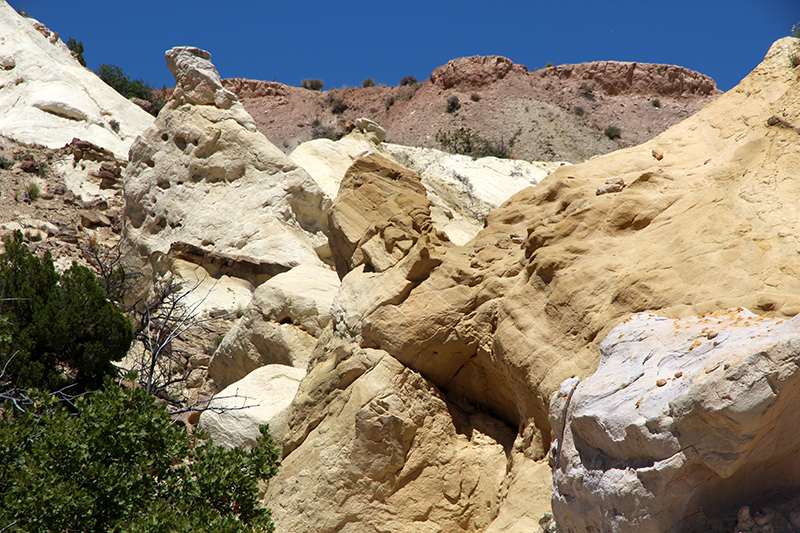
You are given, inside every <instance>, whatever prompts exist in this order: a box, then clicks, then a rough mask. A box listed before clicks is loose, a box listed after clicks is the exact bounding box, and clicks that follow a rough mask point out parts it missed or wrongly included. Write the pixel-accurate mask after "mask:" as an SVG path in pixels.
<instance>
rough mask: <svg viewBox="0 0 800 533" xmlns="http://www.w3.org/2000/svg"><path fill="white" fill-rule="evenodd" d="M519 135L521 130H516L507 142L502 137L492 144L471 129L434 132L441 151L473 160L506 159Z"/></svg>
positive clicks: (509, 155) (463, 128)
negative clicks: (465, 156)
mask: <svg viewBox="0 0 800 533" xmlns="http://www.w3.org/2000/svg"><path fill="white" fill-rule="evenodd" d="M521 133H522V129H519V130H517V131H516V133H514V135H512V136H511V138H510V139H509V140H508V142H505V141H504V140H503V138H502V137H501V138H500V141H499V142H492V141H490V140H489V139H487V138H486V137H483V136H481V135H479V134H478V133H477V132H475V131H473V130H472V129H470V128H466V127H462V128H458V129H457V130H454V131H450V132H446V131H442V130H439V131H438V132H436V142H438V143H439V145H440V146H441V147H442V150H444V151H445V152H450V153H453V154H461V155H469V156H472V157H474V158H478V157H489V156H491V157H500V158H504V159H508V158H510V157H511V151H512V150H513V149H514V145H515V144H516V143H517V139H518V138H519V136H520V134H521Z"/></svg>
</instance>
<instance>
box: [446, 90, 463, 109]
mask: <svg viewBox="0 0 800 533" xmlns="http://www.w3.org/2000/svg"><path fill="white" fill-rule="evenodd" d="M459 109H461V102H459V101H458V95H455V94H451V95H450V96H448V97H447V112H448V113H455V112H456V111H458V110H459Z"/></svg>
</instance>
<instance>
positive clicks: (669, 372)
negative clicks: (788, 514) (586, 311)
mask: <svg viewBox="0 0 800 533" xmlns="http://www.w3.org/2000/svg"><path fill="white" fill-rule="evenodd" d="M600 350H601V352H602V358H601V360H600V365H599V367H598V368H597V371H596V372H595V373H594V374H593V375H592V376H590V377H589V378H587V379H586V380H584V381H583V382H581V383H580V384H578V385H577V387H576V388H574V391H571V389H572V387H573V386H575V384H576V383H575V381H572V382H571V383H565V386H562V391H561V392H559V393H557V394H556V395H555V397H554V399H553V401H552V402H551V415H550V416H551V419H552V420H556V421H559V422H560V420H562V419H563V420H564V426H563V432H561V427H560V424H559V423H558V422H556V423H554V424H553V426H554V427H553V429H554V433H555V435H554V436H555V437H556V440H554V442H553V446H552V449H551V453H552V456H553V458H552V460H553V462H554V466H555V469H554V494H553V513H554V515H555V518H556V523H557V524H558V530H559V531H591V530H594V529H596V530H598V531H619V532H620V533H623V532H626V531H630V532H634V531H635V532H641V533H648V532H652V533H666V532H672V531H701V530H705V529H706V528H707V526H708V524H706V522H705V520H706V519H707V518H712V517H715V516H716V515H719V514H721V513H727V514H728V515H730V516H734V515H735V513H736V511H737V510H738V509H739V507H740V506H741V505H742V504H744V503H747V502H749V501H750V500H753V499H756V498H758V497H762V496H763V495H764V494H765V493H766V492H768V491H770V490H774V489H776V488H779V487H786V488H789V487H794V488H797V487H798V486H800V472H798V470H797V469H796V468H794V467H792V466H791V465H794V464H797V462H798V459H800V449H798V446H797V443H796V435H797V431H798V428H800V412H798V410H797V409H796V398H797V391H798V390H800V373H799V372H798V364H797V363H798V361H800V317H795V318H794V319H792V320H788V321H787V320H784V319H780V318H769V317H766V316H763V315H754V314H752V313H750V312H749V311H746V310H742V309H739V310H730V311H728V312H717V313H712V314H708V315H701V316H698V317H689V318H684V319H678V320H671V319H667V318H664V317H660V316H657V315H652V314H646V313H641V314H637V315H634V316H633V317H632V318H630V319H628V320H626V321H625V322H624V323H622V324H620V325H619V326H617V327H616V328H614V329H613V330H611V332H610V333H609V334H608V336H607V337H606V338H605V340H604V341H603V342H602V343H601V344H600Z"/></svg>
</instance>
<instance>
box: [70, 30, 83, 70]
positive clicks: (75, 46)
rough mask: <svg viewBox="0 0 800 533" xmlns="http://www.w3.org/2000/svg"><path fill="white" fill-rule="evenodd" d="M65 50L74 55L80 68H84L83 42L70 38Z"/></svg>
mask: <svg viewBox="0 0 800 533" xmlns="http://www.w3.org/2000/svg"><path fill="white" fill-rule="evenodd" d="M67 48H69V50H70V52H72V53H73V54H75V59H77V60H78V63H80V64H81V65H82V66H84V67H85V66H86V60H85V59H84V58H83V41H76V40H75V39H73V38H72V37H70V38H69V40H68V41H67Z"/></svg>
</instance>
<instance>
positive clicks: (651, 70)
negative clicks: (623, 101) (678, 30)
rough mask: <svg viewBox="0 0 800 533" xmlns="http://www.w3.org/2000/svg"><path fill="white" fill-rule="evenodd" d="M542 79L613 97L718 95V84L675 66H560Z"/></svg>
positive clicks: (545, 72) (600, 63)
mask: <svg viewBox="0 0 800 533" xmlns="http://www.w3.org/2000/svg"><path fill="white" fill-rule="evenodd" d="M533 76H535V77H540V78H542V79H557V80H560V81H564V80H572V81H573V82H574V83H580V84H586V85H584V90H587V89H589V88H591V89H590V91H591V92H593V91H598V92H603V93H605V94H607V95H610V96H615V95H619V94H625V93H637V94H650V95H653V96H681V95H706V96H710V95H713V94H715V93H717V92H718V90H717V84H716V83H715V82H714V80H712V79H711V78H709V77H708V76H705V75H703V74H700V73H699V72H695V71H693V70H689V69H687V68H683V67H677V66H674V65H657V64H652V63H631V62H625V61H595V62H593V63H580V64H578V65H558V66H554V67H549V68H544V69H542V70H537V71H536V72H535V73H533Z"/></svg>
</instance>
